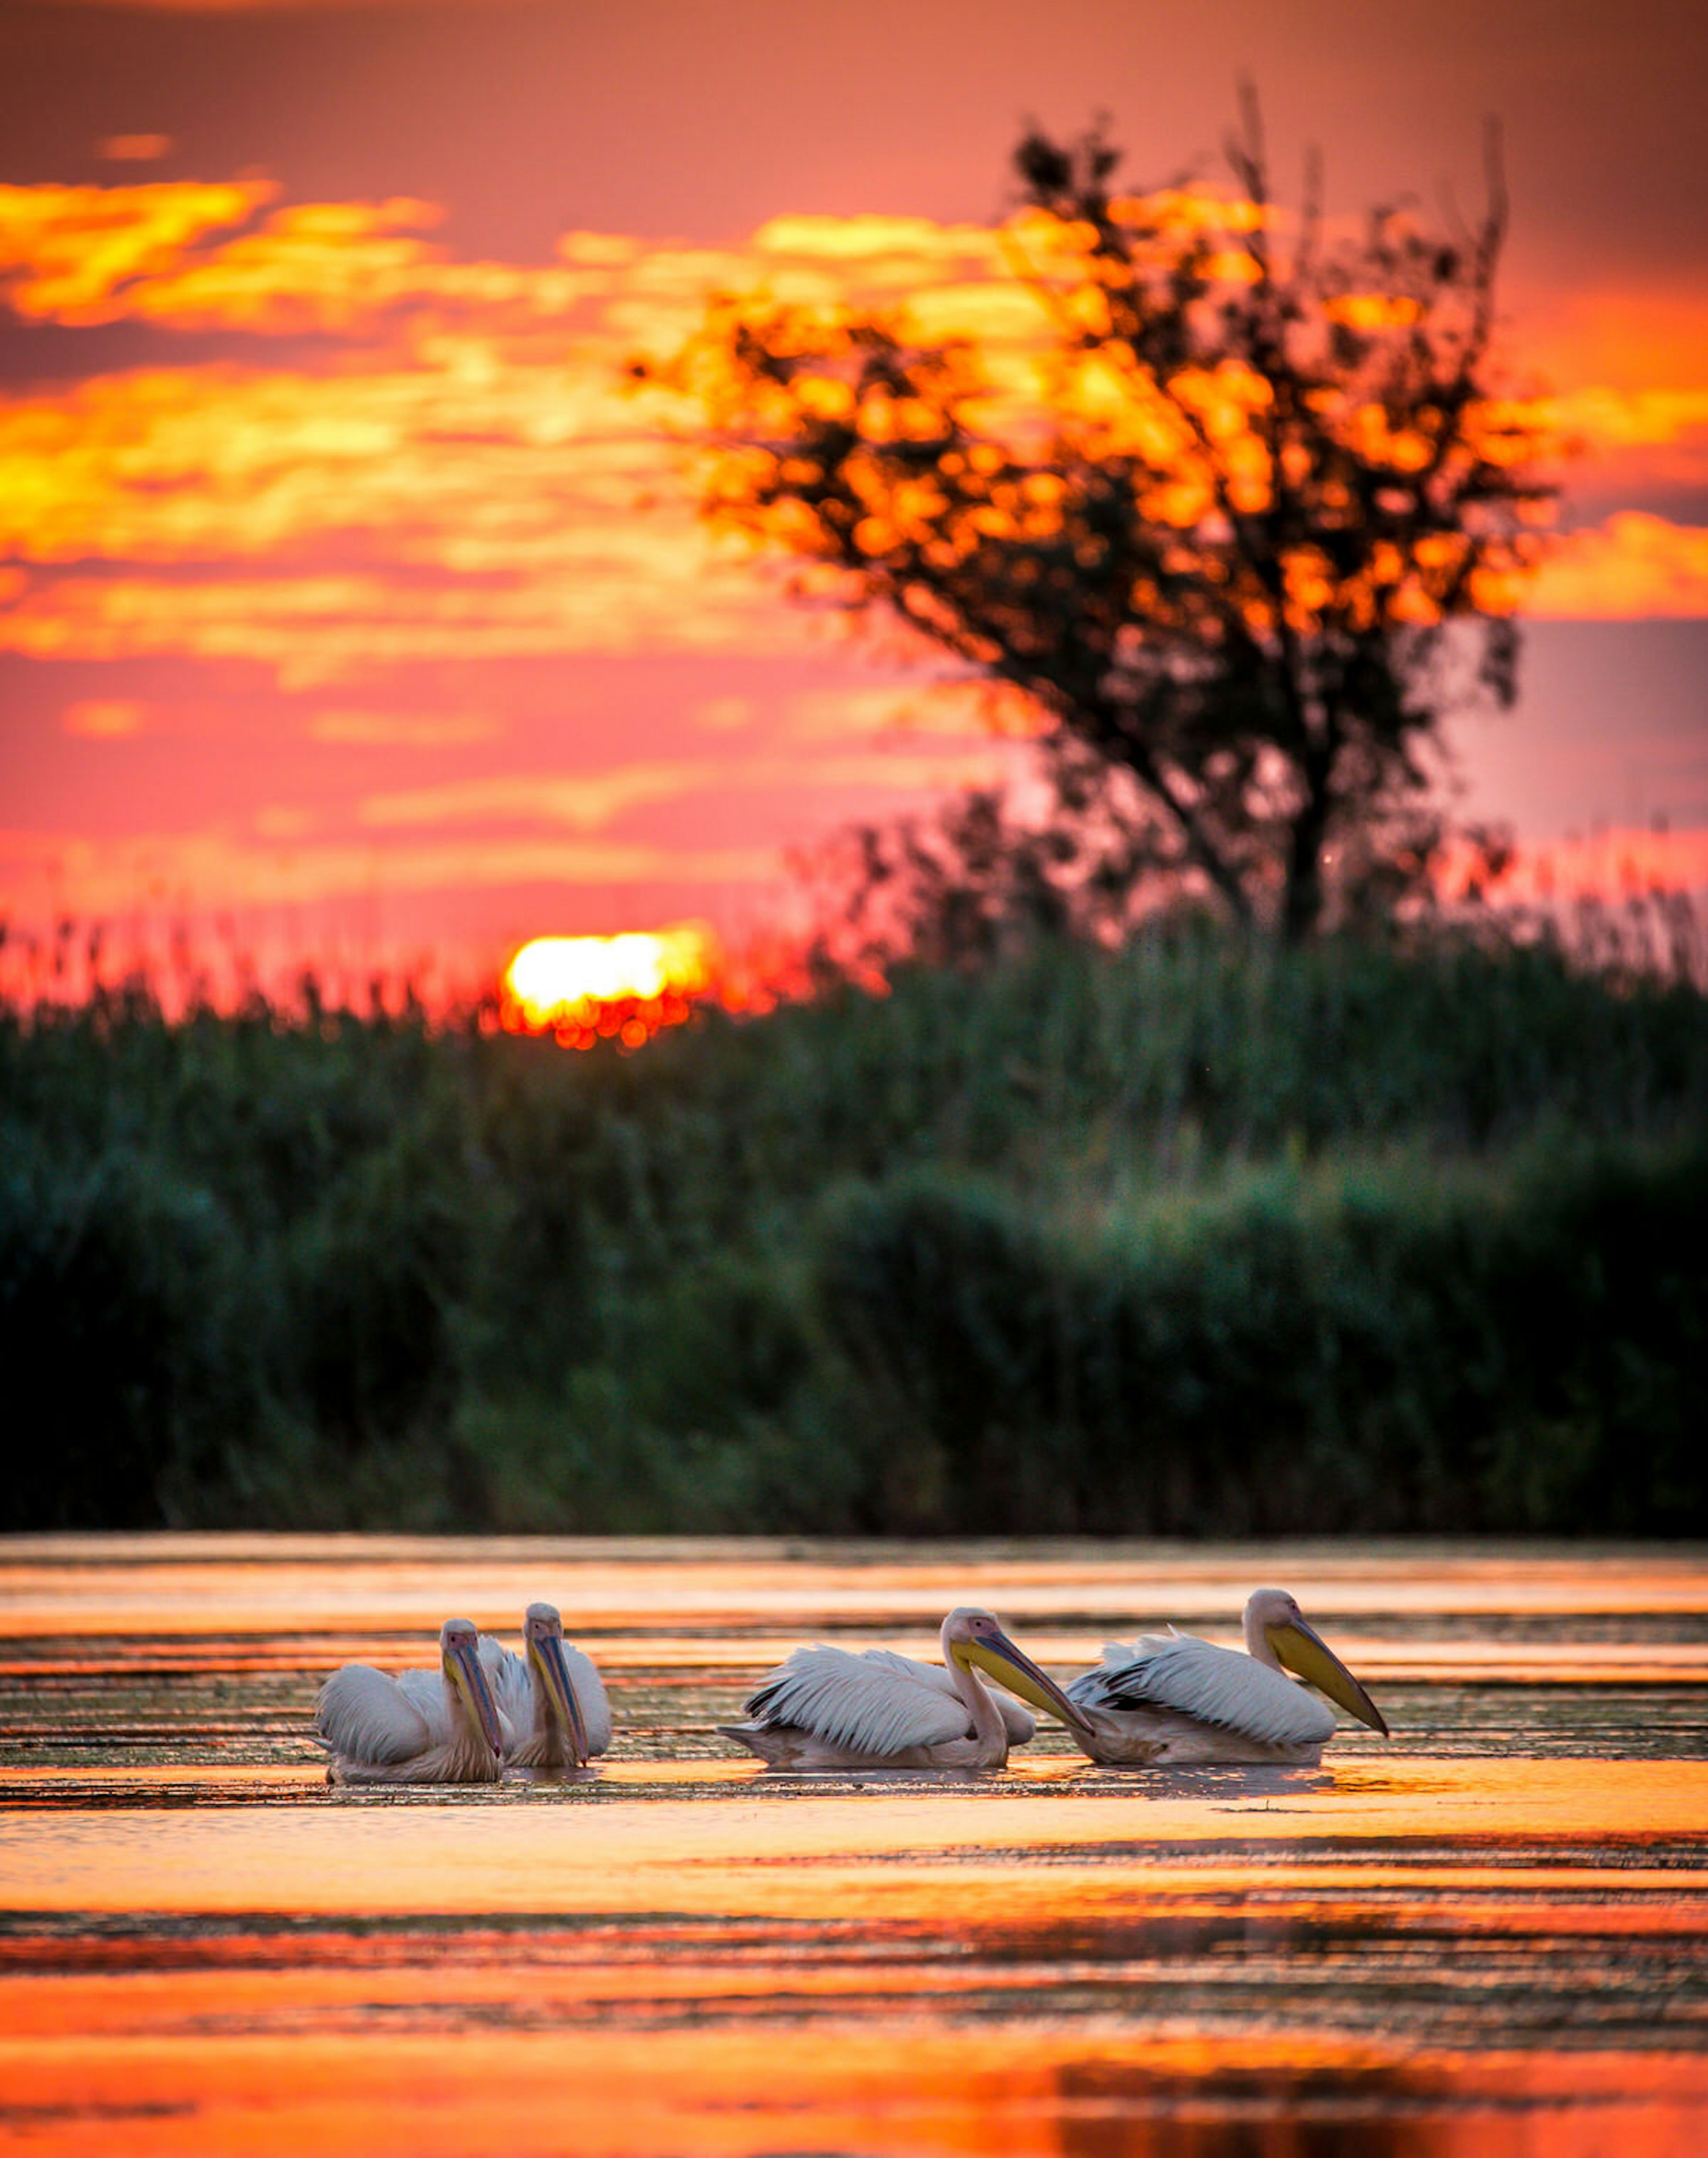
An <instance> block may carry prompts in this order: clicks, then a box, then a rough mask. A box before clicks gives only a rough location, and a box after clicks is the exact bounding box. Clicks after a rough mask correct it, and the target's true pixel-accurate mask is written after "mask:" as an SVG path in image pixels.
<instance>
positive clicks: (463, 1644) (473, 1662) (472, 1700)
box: [445, 1641, 504, 1761]
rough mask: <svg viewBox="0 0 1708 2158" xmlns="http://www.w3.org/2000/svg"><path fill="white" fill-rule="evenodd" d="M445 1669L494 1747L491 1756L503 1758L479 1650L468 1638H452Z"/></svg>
mask: <svg viewBox="0 0 1708 2158" xmlns="http://www.w3.org/2000/svg"><path fill="white" fill-rule="evenodd" d="M445 1669H446V1672H447V1673H448V1674H449V1675H450V1678H451V1682H452V1685H453V1686H455V1687H456V1688H457V1691H458V1693H460V1694H461V1695H462V1698H463V1699H464V1701H467V1703H468V1706H469V1711H470V1713H471V1714H472V1716H473V1717H474V1720H475V1722H477V1724H479V1726H480V1727H481V1735H482V1737H483V1738H484V1739H485V1740H486V1742H487V1743H488V1746H490V1747H491V1748H492V1749H493V1759H494V1760H495V1761H497V1760H502V1759H503V1753H504V1740H503V1733H502V1732H501V1731H500V1730H499V1728H498V1709H497V1707H496V1706H494V1704H493V1690H492V1688H491V1687H490V1686H488V1684H487V1675H486V1673H485V1671H484V1670H482V1668H481V1660H480V1655H479V1651H478V1650H477V1648H476V1647H475V1645H474V1644H473V1643H472V1642H471V1641H455V1642H453V1643H452V1645H451V1646H450V1647H449V1648H448V1649H446V1651H445Z"/></svg>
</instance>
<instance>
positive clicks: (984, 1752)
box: [938, 1624, 1009, 1768]
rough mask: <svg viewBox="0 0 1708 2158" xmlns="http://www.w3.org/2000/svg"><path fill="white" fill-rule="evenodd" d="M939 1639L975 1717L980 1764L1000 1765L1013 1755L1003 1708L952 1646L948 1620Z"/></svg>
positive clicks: (956, 1685)
mask: <svg viewBox="0 0 1708 2158" xmlns="http://www.w3.org/2000/svg"><path fill="white" fill-rule="evenodd" d="M938 1639H940V1641H941V1642H942V1650H943V1665H944V1668H945V1669H946V1670H947V1672H948V1674H949V1677H950V1680H951V1682H952V1684H953V1686H954V1688H955V1691H956V1692H957V1694H958V1695H959V1696H961V1699H962V1701H964V1702H965V1703H966V1706H967V1713H968V1715H969V1716H970V1717H972V1719H973V1738H974V1740H975V1741H976V1742H977V1743H978V1760H979V1766H980V1767H981V1768H1001V1767H1002V1766H1003V1764H1004V1763H1005V1762H1006V1761H1007V1759H1008V1758H1009V1727H1008V1726H1007V1724H1005V1723H1004V1722H1003V1720H1002V1711H1001V1710H1000V1709H999V1708H998V1706H997V1705H996V1703H995V1702H994V1701H993V1700H992V1699H991V1696H990V1692H989V1690H988V1687H987V1686H985V1683H984V1681H983V1679H982V1678H980V1677H979V1675H978V1672H977V1671H975V1670H973V1666H972V1665H971V1664H963V1663H962V1660H961V1659H960V1658H959V1657H958V1656H957V1655H956V1654H955V1652H954V1650H953V1649H952V1647H951V1646H950V1643H949V1629H948V1626H947V1624H945V1625H944V1628H943V1630H942V1634H940V1635H939V1636H938Z"/></svg>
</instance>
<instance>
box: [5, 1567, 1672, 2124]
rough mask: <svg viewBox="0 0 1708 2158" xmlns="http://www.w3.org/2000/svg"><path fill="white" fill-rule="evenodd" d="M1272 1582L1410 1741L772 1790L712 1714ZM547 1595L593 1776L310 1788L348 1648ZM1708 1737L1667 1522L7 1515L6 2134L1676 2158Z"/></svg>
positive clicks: (388, 1641) (1055, 1637) (1208, 1623)
mask: <svg viewBox="0 0 1708 2158" xmlns="http://www.w3.org/2000/svg"><path fill="white" fill-rule="evenodd" d="M1263 1580H1275V1581H1279V1582H1282V1583H1283V1584H1284V1585H1286V1586H1287V1587H1290V1588H1293V1589H1294V1590H1295V1591H1296V1593H1298V1595H1299V1597H1300V1598H1301V1601H1302V1602H1303V1604H1304V1606H1305V1608H1306V1610H1307V1612H1308V1613H1310V1614H1311V1615H1312V1616H1313V1618H1314V1619H1316V1620H1317V1622H1318V1624H1319V1625H1320V1627H1321V1629H1322V1630H1323V1631H1324V1633H1325V1634H1327V1636H1328V1637H1329V1639H1330V1641H1331V1642H1332V1643H1333V1644H1334V1646H1335V1647H1336V1648H1337V1649H1339V1651H1340V1652H1341V1653H1342V1654H1343V1655H1344V1657H1345V1659H1346V1660H1347V1661H1348V1662H1349V1664H1350V1665H1351V1666H1352V1667H1353V1669H1354V1670H1356V1671H1358V1672H1359V1674H1360V1676H1361V1677H1363V1678H1364V1679H1365V1681H1366V1683H1367V1684H1368V1685H1369V1686H1370V1690H1371V1691H1372V1692H1373V1693H1374V1694H1375V1696H1376V1698H1377V1699H1378V1701H1380V1703H1381V1705H1382V1706H1383V1708H1384V1710H1385V1711H1386V1713H1387V1716H1388V1719H1389V1722H1390V1723H1391V1726H1392V1727H1393V1730H1394V1734H1395V1735H1394V1737H1393V1740H1392V1741H1391V1742H1383V1741H1382V1740H1381V1739H1380V1737H1376V1736H1375V1734H1374V1733H1371V1732H1366V1731H1365V1730H1364V1729H1363V1728H1362V1727H1359V1726H1346V1727H1343V1731H1342V1733H1341V1735H1340V1736H1339V1737H1337V1739H1336V1740H1335V1741H1334V1743H1333V1744H1332V1745H1331V1746H1330V1748H1329V1751H1328V1753H1327V1755H1326V1757H1325V1759H1324V1764H1323V1767H1322V1768H1321V1769H1320V1770H1303V1769H1295V1770H1278V1769H1262V1770H1259V1769H1249V1770H1247V1769H1232V1768H1223V1769H1200V1770H1196V1771H1175V1772H1173V1773H1166V1774H1164V1773H1155V1772H1144V1771H1133V1770H1116V1769H1106V1768H1097V1767H1094V1766H1093V1765H1091V1763H1087V1762H1086V1761H1084V1760H1083V1759H1082V1758H1080V1757H1079V1756H1078V1755H1077V1754H1076V1753H1073V1752H1072V1750H1071V1748H1069V1747H1068V1745H1067V1744H1066V1740H1065V1738H1063V1737H1060V1736H1059V1735H1057V1734H1055V1732H1053V1731H1046V1732H1045V1734H1042V1735H1040V1740H1039V1741H1038V1742H1036V1743H1035V1744H1034V1745H1033V1746H1030V1747H1029V1748H1025V1749H1024V1750H1023V1751H1021V1752H1019V1753H1015V1754H1014V1756H1013V1758H1011V1761H1010V1763H1009V1768H1007V1769H1006V1770H1004V1771H1003V1772H1001V1773H997V1774H993V1775H989V1776H985V1777H978V1778H957V1779H932V1778H928V1777H920V1776H911V1775H896V1776H881V1775H870V1774H867V1775H862V1776H854V1775H835V1776H822V1777H816V1778H797V1777H786V1776H778V1775H777V1774H776V1773H767V1772H766V1771H764V1770H762V1769H761V1767H760V1765H759V1763H756V1762H755V1761H752V1760H751V1759H750V1758H746V1757H739V1756H737V1755H736V1754H735V1753H734V1752H733V1750H732V1749H731V1748H730V1746H729V1744H728V1742H725V1741H724V1740H722V1739H721V1738H720V1737H718V1736H717V1734H716V1732H715V1725H716V1724H717V1723H718V1722H720V1721H726V1720H729V1719H730V1718H731V1717H733V1716H734V1715H735V1713H736V1712H737V1711H738V1710H739V1706H740V1701H741V1699H742V1697H743V1696H744V1694H745V1693H746V1691H747V1690H748V1689H749V1688H750V1687H751V1685H752V1683H753V1681H754V1680H756V1678H757V1677H758V1676H759V1675H761V1673H762V1672H763V1671H764V1670H766V1669H767V1668H769V1667H770V1666H771V1665H773V1664H774V1663H776V1662H777V1660H779V1659H780V1658H781V1656H782V1655H784V1654H786V1653H787V1650H788V1649H789V1648H791V1647H792V1646H793V1645H794V1644H796V1643H797V1642H798V1641H801V1640H803V1639H834V1640H839V1641H841V1642H844V1643H845V1644H848V1645H850V1646H855V1647H859V1646H864V1645H869V1644H876V1643H883V1644H889V1645H894V1646H896V1647H901V1648H905V1649H910V1650H911V1651H912V1652H914V1653H917V1654H932V1653H934V1652H935V1651H934V1648H933V1645H932V1644H933V1639H934V1635H935V1632H936V1628H937V1623H938V1621H939V1620H940V1619H941V1617H942V1613H943V1612H944V1611H945V1610H946V1609H947V1608H949V1607H950V1606H952V1605H953V1604H955V1603H969V1602H971V1603H989V1604H991V1605H992V1606H993V1607H994V1608H996V1609H997V1610H998V1612H999V1613H1001V1615H1002V1617H1003V1618H1004V1620H1005V1622H1006V1623H1007V1624H1009V1627H1010V1629H1011V1630H1012V1631H1013V1632H1014V1634H1015V1635H1016V1637H1017V1638H1018V1639H1019V1640H1020V1641H1021V1642H1022V1644H1024V1646H1026V1647H1027V1648H1028V1649H1030V1650H1031V1651H1032V1652H1033V1653H1034V1654H1035V1655H1036V1656H1037V1657H1038V1658H1039V1660H1040V1661H1042V1662H1044V1663H1045V1664H1046V1665H1048V1666H1049V1667H1050V1668H1051V1669H1052V1670H1055V1671H1057V1672H1058V1673H1060V1674H1062V1675H1066V1674H1068V1673H1070V1672H1071V1671H1072V1670H1075V1669H1076V1668H1079V1667H1081V1666H1082V1665H1085V1664H1086V1663H1087V1662H1089V1661H1091V1660H1093V1659H1094V1658H1095V1657H1096V1655H1097V1652H1098V1649H1099V1646H1100V1644H1101V1643H1102V1641H1103V1640H1104V1639H1107V1638H1111V1637H1117V1638H1119V1637H1126V1638H1130V1637H1131V1636H1132V1634H1134V1633H1135V1632H1137V1631H1138V1630H1140V1629H1142V1628H1144V1627H1150V1626H1155V1625H1157V1624H1159V1623H1161V1622H1163V1621H1164V1620H1169V1619H1172V1620H1174V1621H1175V1622H1177V1623H1178V1624H1181V1625H1183V1626H1187V1627H1189V1628H1191V1629H1193V1630H1195V1631H1199V1632H1202V1633H1206V1634H1210V1635H1212V1636H1213V1637H1215V1638H1217V1639H1222V1640H1225V1641H1227V1642H1230V1643H1234V1642H1236V1641H1237V1638H1238V1630H1237V1614H1238V1611H1239V1608H1240V1605H1241V1603H1242V1601H1243V1599H1244V1597H1245V1594H1246V1591H1247V1590H1248V1589H1249V1588H1251V1586H1253V1585H1254V1584H1255V1583H1256V1582H1259V1581H1263ZM540 1596H544V1597H547V1598H550V1599H551V1600H552V1601H554V1602H555V1603H558V1604H559V1605H560V1608H561V1609H562V1611H563V1613H564V1618H565V1627H566V1629H567V1630H568V1632H569V1633H570V1636H571V1638H572V1639H577V1640H579V1641H580V1642H581V1644H582V1645H583V1646H584V1647H586V1649H589V1651H590V1652H591V1654H592V1655H594V1656H595V1658H596V1660H597V1661H598V1662H599V1664H600V1665H601V1669H602V1670H603V1671H604V1673H605V1675H606V1681H607V1684H608V1685H609V1686H610V1689H611V1697H612V1705H613V1709H614V1711H615V1715H616V1719H617V1740H616V1743H615V1745H614V1747H613V1750H612V1753H611V1756H610V1757H609V1758H608V1759H607V1760H606V1762H605V1763H603V1764H602V1765H601V1767H600V1768H598V1769H597V1770H596V1772H593V1773H588V1774H586V1775H585V1776H583V1777H580V1778H577V1779H574V1780H572V1781H570V1782H566V1783H564V1784H534V1785H529V1784H524V1783H520V1782H516V1783H507V1784H505V1785H503V1786H502V1787H501V1788H499V1789H489V1790H484V1789H483V1790H477V1791H463V1792H450V1793H447V1792H443V1791H434V1790H422V1789H399V1790H385V1789H378V1790H332V1789H328V1788H327V1786H326V1784H325V1780H324V1759H323V1756H322V1755H321V1754H320V1753H319V1751H318V1749H317V1748H316V1747H315V1746H314V1745H313V1743H312V1741H311V1740H310V1739H309V1737H308V1736H307V1721H308V1712H309V1709H310V1706H311V1704H312V1699H313V1695H314V1690H315V1687H316V1686H317V1684H318V1682H319V1680H321V1679H322V1678H323V1676H324V1675H326V1673H327V1672H328V1670H331V1669H332V1668H333V1667H334V1666H335V1665H338V1664H339V1663H341V1662H343V1661H345V1660H349V1659H352V1658H359V1659H361V1660H365V1661H370V1662H374V1663H378V1664H379V1665H382V1666H386V1667H389V1668H393V1669H401V1668H403V1667H405V1665H425V1664H427V1663H430V1662H431V1660H433V1655H434V1645H435V1644H434V1635H435V1634H436V1629H437V1627H438V1624H439V1622H440V1621H441V1619H443V1618H445V1617H446V1616H447V1615H449V1614H451V1613H460V1614H462V1615H466V1616H468V1617H471V1618H472V1619H476V1620H477V1622H478V1623H479V1624H481V1625H482V1626H483V1627H486V1628H488V1629H491V1630H493V1631H495V1632H498V1633H500V1634H505V1635H506V1636H508V1638H510V1639H512V1640H514V1639H516V1637H517V1635H518V1634H519V1620H520V1616H521V1612H522V1609H523V1608H524V1605H525V1604H526V1603H528V1602H529V1601H530V1600H532V1599H533V1598H536V1597H540ZM1705 1738H1708V1557H1705V1555H1704V1554H1703V1553H1701V1552H1700V1551H1642V1552H1629V1551H1627V1552H1615V1551H1589V1552H1586V1551H1578V1550H1572V1551H1539V1550H1535V1549H1528V1548H1526V1549H1519V1550H1502V1549H1495V1548H1494V1547H1490V1546H1477V1547H1462V1546H1427V1547H1425V1546H1399V1545H1394V1546H1381V1545H1360V1546H1344V1545H1335V1546H1287V1547H1277V1546H1263V1547H1262V1548H1261V1549H1258V1548H1253V1549H1250V1550H1246V1549H1240V1548H1236V1547H1233V1546H1194V1547H1190V1548H1183V1547H1180V1546H1158V1545H1132V1546H1117V1545H1110V1544H1103V1543H1099V1544H1094V1545H1093V1544H1086V1545H1066V1544H1061V1545H1040V1544H1011V1545H994V1544H981V1545H978V1546H929V1547H914V1546H906V1547H903V1546H851V1545H837V1546H788V1545H785V1544H782V1543H751V1542H742V1543H713V1542H678V1543H661V1542H643V1541H630V1542H603V1541H601V1542H591V1541H578V1542H564V1541H537V1542H536V1541H524V1540H516V1539H488V1540H481V1541H432V1542H426V1541H420V1540H405V1539H379V1538H342V1537H327V1538H310V1537H287V1538H238V1537H224V1536H197V1537H165V1536H163V1537H147V1538H97V1537H77V1538H14V1539H11V1540H7V1541H0V2145H16V2147H18V2148H20V2149H28V2150H35V2151H54V2152H67V2153H70V2152H85V2151H87V2152H90V2153H91V2154H93V2153H101V2154H107V2153H115V2152H132V2151H135V2152H149V2153H152V2152H159V2153H162V2154H167V2153H171V2154H174V2158H177V2154H184V2158H196V2154H201V2153H214V2152H219V2153H225V2152H230V2151H234V2150H243V2151H245V2152H256V2153H266V2152H272V2151H281V2152H282V2151H285V2150H290V2151H292V2152H297V2151H300V2150H302V2149H304V2148H305V2147H309V2148H312V2149H313V2150H315V2151H316V2153H317V2158H340V2154H343V2153H346V2152H348V2153H355V2152H357V2151H363V2152H366V2153H373V2152H375V2151H380V2152H386V2151H393V2150H395V2151H408V2152H410V2153H411V2154H418V2155H419V2158H436V2154H441V2153H444V2154H451V2153H467V2152H475V2151H485V2150H503V2151H505V2152H513V2153H517V2154H524V2155H525V2154H532V2153H534V2152H539V2153H541V2154H544V2153H556V2152H562V2151H566V2150H573V2151H574V2152H575V2153H576V2154H578V2158H606V2154H609V2158H619V2154H653V2153H666V2152H669V2153H683V2154H689V2158H699V2154H718V2158H722V2154H726V2153H727V2154H730V2155H731V2158H749V2154H754V2155H755V2158H756V2154H761V2153H763V2154H774V2158H782V2154H785V2153H787V2154H796V2155H797V2158H799V2154H805V2153H808V2152H813V2153H859V2154H870V2155H871V2158H901V2154H912V2153H931V2154H935V2153H940V2152H942V2153H947V2152H968V2153H974V2152H1013V2153H1017V2154H1018V2153H1024V2154H1030V2153H1034V2152H1037V2153H1044V2152H1060V2153H1082V2154H1100V2158H1101V2154H1111V2155H1112V2154H1115V2153H1117V2152H1119V2153H1137V2154H1152V2153H1154V2154H1158V2158H1233V2155H1234V2154H1236V2153H1238V2154H1242V2158H1267V2154H1274V2158H1282V2154H1286V2158H1301V2154H1311V2155H1312V2158H1321V2154H1329V2153H1334V2154H1339V2153H1345V2154H1349V2158H1388V2155H1389V2154H1393V2158H1398V2154H1402V2153H1403V2154H1405V2158H1448V2154H1451V2155H1452V2158H1494V2154H1497V2153H1499V2154H1503V2158H1504V2154H1506V2153H1511V2152H1529V2151H1533V2152H1535V2153H1537V2154H1548V2158H1553V2154H1556V2153H1558V2154H1564V2158H1573V2154H1576V2153H1583V2154H1586V2158H1587V2154H1589V2153H1591V2152H1602V2153H1608V2152H1612V2153H1618V2154H1621V2158H1623V2155H1624V2154H1631V2158H1657V2154H1672V2153H1678V2154H1680V2158H1683V2154H1685V2153H1690V2154H1695V2153H1699V2152H1700V2151H1701V2150H1708V2044H1705V2041H1708V1949H1705V1946H1704V1944H1705V1941H1708V1765H1705V1756H1708V1745H1705Z"/></svg>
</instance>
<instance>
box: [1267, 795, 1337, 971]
mask: <svg viewBox="0 0 1708 2158" xmlns="http://www.w3.org/2000/svg"><path fill="white" fill-rule="evenodd" d="M1332 763H1333V758H1332V756H1329V755H1326V754H1324V755H1318V756H1310V757H1308V758H1307V759H1306V760H1305V763H1304V781H1305V787H1306V792H1305V798H1304V801H1303V803H1302V804H1301V805H1300V808H1299V812H1298V816H1296V817H1295V818H1293V831H1292V833H1291V834H1290V836H1289V839H1288V844H1287V883H1286V885H1285V886H1284V888H1283V890H1282V897H1281V924H1280V927H1281V941H1282V943H1283V944H1287V945H1295V944H1303V943H1305V942H1308V940H1309V939H1310V938H1311V937H1314V936H1315V935H1316V933H1317V932H1318V929H1319V928H1320V927H1322V922H1323V901H1324V891H1323V841H1324V837H1325V836H1326V834H1327V833H1328V829H1329V769H1330V767H1331V765H1332Z"/></svg>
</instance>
